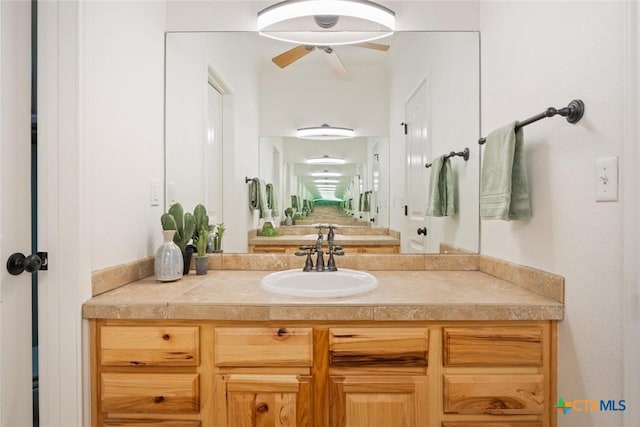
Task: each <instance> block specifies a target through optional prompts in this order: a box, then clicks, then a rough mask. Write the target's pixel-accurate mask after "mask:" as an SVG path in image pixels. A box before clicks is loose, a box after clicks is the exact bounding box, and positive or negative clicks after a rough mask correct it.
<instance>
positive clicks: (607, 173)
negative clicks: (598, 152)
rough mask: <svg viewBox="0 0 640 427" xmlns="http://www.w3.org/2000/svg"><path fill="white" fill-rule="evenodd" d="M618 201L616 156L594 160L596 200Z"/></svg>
mask: <svg viewBox="0 0 640 427" xmlns="http://www.w3.org/2000/svg"><path fill="white" fill-rule="evenodd" d="M617 201H618V157H617V156H615V157H603V158H600V159H597V160H596V202H617Z"/></svg>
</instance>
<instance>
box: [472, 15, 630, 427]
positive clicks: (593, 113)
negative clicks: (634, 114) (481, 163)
mask: <svg viewBox="0 0 640 427" xmlns="http://www.w3.org/2000/svg"><path fill="white" fill-rule="evenodd" d="M480 22H481V32H482V128H483V133H484V134H486V133H487V132H489V131H490V130H492V129H494V128H496V127H498V126H501V125H503V124H505V123H507V122H509V121H511V120H517V119H525V118H527V117H529V116H532V115H534V114H537V113H539V112H541V111H543V110H545V109H546V108H547V107H548V106H557V107H562V106H565V105H567V103H568V102H569V101H570V100H571V99H574V98H581V99H582V100H583V101H584V102H585V105H586V112H585V116H584V118H583V119H582V121H581V122H580V123H578V124H576V125H570V124H567V122H566V121H565V120H564V119H563V118H560V117H555V118H552V119H547V120H544V121H541V122H538V123H535V124H532V125H530V126H527V127H526V128H525V130H524V135H525V147H526V157H527V169H528V173H529V185H530V191H531V197H532V207H533V217H532V219H531V220H529V221H523V222H501V221H483V222H482V238H481V242H482V247H481V252H482V253H483V254H485V255H490V256H494V257H499V258H503V259H506V260H509V261H513V262H516V263H522V264H526V265H529V266H532V267H536V268H540V269H543V270H547V271H551V272H554V273H557V274H561V275H563V276H564V277H565V278H566V288H565V290H566V292H565V298H566V305H565V319H564V321H562V322H560V323H559V333H558V355H559V360H558V396H560V397H564V398H565V399H566V400H573V399H616V400H617V399H624V398H625V396H624V395H623V390H622V383H623V371H622V335H621V330H622V319H621V312H622V255H623V253H622V243H623V230H622V203H597V202H595V200H594V196H595V182H596V177H595V160H596V159H597V158H599V157H605V156H618V155H620V154H621V151H622V146H623V145H622V144H623V138H624V134H623V121H622V120H623V112H624V111H623V94H624V87H623V81H624V79H623V75H624V65H625V64H624V61H623V60H624V58H623V54H624V37H623V36H624V33H623V31H624V23H625V20H624V12H623V4H622V2H483V3H482V6H481V19H480ZM636 166H637V165H636ZM623 174H624V171H623ZM636 262H637V260H636ZM636 363H637V360H636ZM632 381H633V380H632ZM635 381H637V378H636V379H635ZM636 403H637V402H636ZM633 404H634V403H630V405H633ZM621 417H622V415H621V414H619V413H606V412H604V413H598V412H591V413H585V412H583V413H576V412H575V411H574V412H571V413H569V414H567V415H563V414H558V425H559V426H561V427H567V426H575V427H600V426H607V427H614V426H620V425H622V424H621Z"/></svg>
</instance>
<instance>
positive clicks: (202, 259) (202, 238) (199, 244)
mask: <svg viewBox="0 0 640 427" xmlns="http://www.w3.org/2000/svg"><path fill="white" fill-rule="evenodd" d="M207 237H209V230H208V226H207V227H203V228H201V229H200V231H199V233H198V240H197V241H196V248H197V250H198V256H197V257H196V274H197V275H199V276H200V275H203V274H207V270H208V269H209V257H208V256H207Z"/></svg>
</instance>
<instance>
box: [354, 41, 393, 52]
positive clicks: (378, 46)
mask: <svg viewBox="0 0 640 427" xmlns="http://www.w3.org/2000/svg"><path fill="white" fill-rule="evenodd" d="M356 46H359V47H364V48H367V49H373V50H379V51H381V52H386V51H388V50H389V45H388V44H379V43H370V42H364V43H358V44H356Z"/></svg>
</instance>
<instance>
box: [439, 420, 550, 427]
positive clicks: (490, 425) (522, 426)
mask: <svg viewBox="0 0 640 427" xmlns="http://www.w3.org/2000/svg"><path fill="white" fill-rule="evenodd" d="M442 427H542V423H541V422H540V421H496V422H486V421H483V422H477V421H476V422H465V421H445V422H443V423H442Z"/></svg>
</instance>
